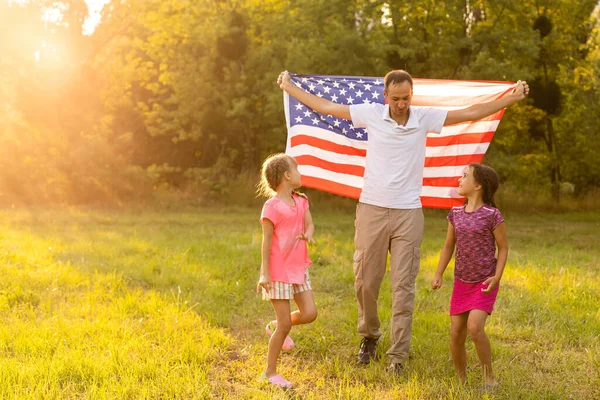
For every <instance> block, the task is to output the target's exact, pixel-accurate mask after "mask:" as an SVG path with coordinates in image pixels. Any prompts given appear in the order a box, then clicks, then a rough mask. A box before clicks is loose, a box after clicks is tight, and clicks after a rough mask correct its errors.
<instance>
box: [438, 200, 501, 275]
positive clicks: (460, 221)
mask: <svg viewBox="0 0 600 400" xmlns="http://www.w3.org/2000/svg"><path fill="white" fill-rule="evenodd" d="M465 207H466V206H459V207H453V208H452V209H451V210H450V213H449V214H448V221H449V222H450V223H451V224H452V225H453V226H454V232H455V234H456V266H455V268H454V276H455V277H456V278H458V279H460V280H461V281H463V282H469V283H474V282H481V281H483V280H485V279H487V278H489V277H490V276H494V274H495V273H496V261H497V260H496V240H495V238H494V229H496V227H497V226H498V225H500V224H501V223H502V222H504V218H502V214H500V211H498V209H497V208H494V207H491V206H488V205H484V206H483V207H480V208H478V209H477V210H475V211H473V212H466V210H465Z"/></svg>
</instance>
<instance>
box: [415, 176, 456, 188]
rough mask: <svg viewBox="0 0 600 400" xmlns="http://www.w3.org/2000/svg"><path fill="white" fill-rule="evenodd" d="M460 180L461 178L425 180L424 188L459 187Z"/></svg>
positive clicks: (450, 177) (444, 177) (445, 177)
mask: <svg viewBox="0 0 600 400" xmlns="http://www.w3.org/2000/svg"><path fill="white" fill-rule="evenodd" d="M458 178H460V176H443V177H437V178H423V186H437V187H458Z"/></svg>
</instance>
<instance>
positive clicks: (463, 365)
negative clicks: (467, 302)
mask: <svg viewBox="0 0 600 400" xmlns="http://www.w3.org/2000/svg"><path fill="white" fill-rule="evenodd" d="M468 317H469V313H468V312H466V313H462V314H457V315H451V316H450V352H451V353H452V361H453V362H454V369H455V370H456V375H457V376H458V379H459V380H460V381H461V382H464V381H465V380H466V379H467V349H466V347H465V341H466V340H467V320H468Z"/></svg>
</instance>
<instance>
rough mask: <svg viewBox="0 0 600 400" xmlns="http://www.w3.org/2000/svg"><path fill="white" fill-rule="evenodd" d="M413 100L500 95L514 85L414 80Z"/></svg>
mask: <svg viewBox="0 0 600 400" xmlns="http://www.w3.org/2000/svg"><path fill="white" fill-rule="evenodd" d="M413 83H414V90H413V93H414V95H413V98H414V97H417V96H429V97H450V96H453V97H467V98H468V97H478V96H493V95H496V96H497V95H500V94H502V93H504V92H505V91H507V90H508V89H510V88H513V87H515V86H516V85H514V84H506V83H490V82H481V83H480V82H462V83H460V84H457V83H456V82H452V83H450V82H448V81H443V80H436V79H433V80H429V79H415V80H414V81H413Z"/></svg>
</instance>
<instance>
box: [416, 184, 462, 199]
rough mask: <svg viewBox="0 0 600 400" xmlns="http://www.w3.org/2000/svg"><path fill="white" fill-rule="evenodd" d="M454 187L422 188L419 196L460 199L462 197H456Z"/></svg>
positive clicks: (456, 193)
mask: <svg viewBox="0 0 600 400" xmlns="http://www.w3.org/2000/svg"><path fill="white" fill-rule="evenodd" d="M456 189H457V188H455V187H436V186H423V190H421V196H424V197H439V198H443V199H462V198H463V197H462V196H459V195H458V192H457V191H456Z"/></svg>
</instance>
